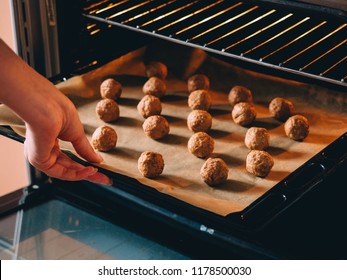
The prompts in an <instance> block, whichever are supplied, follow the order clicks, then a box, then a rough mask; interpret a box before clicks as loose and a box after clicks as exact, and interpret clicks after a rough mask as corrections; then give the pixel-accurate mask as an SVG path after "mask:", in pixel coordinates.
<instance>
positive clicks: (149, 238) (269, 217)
mask: <svg viewBox="0 0 347 280" xmlns="http://www.w3.org/2000/svg"><path fill="white" fill-rule="evenodd" d="M1 131H2V135H1V137H2V138H4V137H5V136H4V134H6V135H7V136H10V137H11V135H12V133H11V131H8V130H7V129H6V128H2V129H1ZM14 138H15V136H14V137H12V139H8V138H6V139H7V140H6V141H16V140H14ZM17 140H21V139H17ZM346 141H347V135H343V136H342V137H341V138H339V139H338V140H337V141H335V142H334V143H333V144H331V145H329V146H328V147H327V148H326V149H324V151H322V153H320V154H318V155H316V157H314V158H313V159H312V160H311V161H310V162H311V163H312V162H317V161H320V162H321V161H322V156H323V157H326V158H328V159H329V160H328V162H329V163H330V164H331V165H333V166H334V167H333V168H331V169H329V172H327V173H324V175H323V176H318V177H317V176H315V177H314V178H312V177H311V176H313V175H316V174H315V172H314V174H313V173H312V171H311V170H313V169H311V166H312V164H309V163H308V166H310V167H309V168H307V167H305V166H303V167H301V168H299V169H298V170H296V171H295V172H294V173H293V174H292V178H289V179H288V180H289V181H290V182H293V183H295V184H293V185H291V187H292V188H289V189H288V190H286V191H285V193H284V192H283V189H282V188H281V186H280V184H281V183H283V182H281V183H280V184H279V185H278V186H275V187H274V188H273V189H272V190H271V191H270V192H268V193H266V194H265V195H263V196H262V197H260V199H258V200H256V201H255V202H254V203H253V204H251V205H250V206H249V207H247V208H246V209H245V210H244V211H242V212H241V213H234V214H232V215H230V216H227V217H221V216H219V215H217V214H214V213H211V212H209V211H205V210H202V209H199V208H196V207H194V206H192V205H189V204H187V203H184V202H182V201H180V200H177V199H175V198H173V197H170V196H167V195H165V194H162V193H159V192H157V191H156V190H154V189H152V188H149V187H146V186H144V185H142V184H140V183H139V182H137V181H136V180H134V179H132V178H129V177H126V176H124V175H120V174H116V173H113V172H110V171H107V170H101V171H102V172H104V173H105V174H107V175H108V176H110V177H111V178H112V179H113V182H114V183H113V186H111V187H110V186H103V185H97V184H93V183H90V182H85V181H80V182H65V181H60V180H55V179H51V178H47V177H42V176H41V177H36V175H35V174H36V173H35V172H32V173H31V174H32V179H31V182H30V183H29V185H28V186H24V187H23V186H21V187H18V186H15V187H16V189H17V190H15V191H13V192H11V193H9V194H5V195H3V196H2V197H1V200H0V202H1V205H0V209H1V219H0V224H1V225H2V226H1V227H0V228H1V229H2V230H1V236H0V237H1V244H0V245H1V255H2V256H4V257H3V258H4V259H13V258H14V259H112V258H117V259H190V258H193V259H236V258H237V259H240V258H241V259H345V258H346V257H347V247H346V244H347V232H346V227H345V220H346V215H347V204H346V203H345V197H346V195H347V189H346V188H345V186H344V185H345V184H344V183H343V178H344V176H345V172H346V170H347V150H346V147H347V145H346ZM16 144H18V143H16ZM68 155H69V156H71V157H73V158H74V159H76V158H75V157H74V156H73V155H71V154H68ZM317 157H318V158H317ZM2 160H3V161H4V158H2ZM76 160H78V159H76ZM82 163H83V162H82ZM336 163H337V164H336ZM1 164H2V165H3V164H6V162H5V163H1ZM324 165H325V166H327V165H328V163H327V162H326V163H324ZM12 168H13V169H14V170H16V168H17V167H16V166H12ZM305 182H306V183H305ZM308 190H309V191H308ZM284 195H286V197H287V201H284V200H283V199H279V198H280V197H281V196H282V197H283V196H284Z"/></svg>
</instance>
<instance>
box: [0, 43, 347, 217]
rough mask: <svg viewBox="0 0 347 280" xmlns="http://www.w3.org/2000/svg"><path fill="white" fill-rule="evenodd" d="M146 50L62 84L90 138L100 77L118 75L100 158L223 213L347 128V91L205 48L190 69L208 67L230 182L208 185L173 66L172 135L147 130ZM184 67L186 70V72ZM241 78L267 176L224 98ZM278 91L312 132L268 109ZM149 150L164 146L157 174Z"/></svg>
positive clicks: (8, 119)
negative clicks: (265, 142) (302, 133)
mask: <svg viewBox="0 0 347 280" xmlns="http://www.w3.org/2000/svg"><path fill="white" fill-rule="evenodd" d="M145 54H146V49H141V50H138V51H135V52H133V53H130V54H128V55H126V56H124V57H122V58H119V59H117V60H115V61H113V62H111V63H109V64H107V65H105V66H104V67H101V68H99V69H97V70H95V71H92V72H90V73H87V74H85V75H82V76H76V77H74V78H72V79H70V80H67V81H66V82H63V83H61V84H59V85H57V87H58V88H59V89H60V90H61V91H63V92H64V93H66V94H67V95H68V96H69V97H70V98H71V100H72V101H73V102H74V104H75V105H76V107H77V109H78V111H79V114H80V118H81V121H82V123H83V124H84V127H85V132H86V135H87V137H88V139H89V140H90V139H91V135H92V133H93V132H94V130H95V129H96V128H97V127H98V126H101V125H104V124H105V123H104V122H103V121H101V120H100V119H98V118H97V117H96V114H95V106H96V104H97V102H98V101H99V100H100V95H99V90H98V87H99V85H100V83H101V82H102V80H103V79H105V78H106V77H114V78H116V79H117V80H118V81H120V82H121V84H122V85H123V92H122V95H121V98H120V99H119V100H118V103H119V106H120V118H119V119H118V120H117V121H115V122H114V123H109V124H107V125H109V126H111V127H113V128H114V129H115V130H116V132H117V134H118V142H117V146H116V148H115V149H113V150H112V151H110V152H107V153H105V152H103V153H101V154H102V156H103V158H104V162H103V163H102V164H100V166H101V167H103V168H106V169H108V170H111V171H114V172H117V173H121V174H124V175H127V176H130V177H133V178H136V179H137V180H138V181H140V182H141V183H143V184H145V185H147V186H149V187H153V188H155V189H157V190H158V191H160V192H162V193H165V194H169V195H171V196H173V197H175V198H178V199H180V200H183V201H185V202H187V203H190V204H192V205H194V206H197V207H200V208H203V209H205V210H209V211H212V212H214V213H217V214H220V215H227V214H229V213H232V212H236V211H240V210H242V209H244V208H245V207H246V206H248V205H249V204H250V203H252V202H253V201H254V200H256V199H257V198H259V197H260V196H261V195H263V194H264V193H265V192H266V191H268V190H269V189H270V188H271V187H273V186H274V185H275V184H276V183H278V182H279V181H281V180H282V179H284V178H285V177H286V176H287V175H289V174H290V173H291V172H293V171H294V170H295V169H296V168H298V167H299V166H300V165H302V164H303V163H305V162H306V161H307V160H308V159H310V158H311V157H312V156H313V155H315V154H316V153H317V152H319V151H320V150H322V149H323V148H324V147H325V146H327V145H328V144H329V143H331V142H332V141H333V140H335V139H336V138H337V137H339V136H340V135H342V134H343V133H344V132H346V130H347V127H346V123H347V113H346V112H345V111H344V109H345V106H344V105H345V97H344V96H343V95H341V93H340V92H332V91H330V90H327V89H324V88H320V87H315V86H311V85H307V84H302V83H297V82H292V81H286V80H283V79H278V78H273V77H271V76H266V75H261V74H256V73H254V72H251V71H246V70H242V69H240V68H238V67H235V66H232V65H230V64H227V63H225V62H222V61H220V60H217V59H215V58H212V57H209V56H206V59H205V60H204V62H202V63H200V64H199V65H198V66H197V68H196V69H194V68H193V69H192V68H191V66H189V67H190V70H189V71H190V72H202V73H206V74H207V75H208V76H209V77H210V79H211V94H212V96H213V104H212V108H211V110H210V113H211V115H212V116H213V124H212V128H211V130H210V131H209V134H210V135H211V136H212V137H213V138H214V140H215V150H214V153H213V155H212V156H213V157H220V158H222V159H223V160H225V162H226V163H227V164H228V167H229V177H228V180H227V182H226V183H224V184H222V185H220V186H218V187H210V186H208V185H206V184H205V183H204V182H203V181H202V179H201V178H200V168H201V166H202V165H203V163H204V159H200V158H197V157H195V156H193V155H192V154H190V153H189V152H188V150H187V142H188V139H189V137H190V136H191V135H192V132H191V131H189V130H188V128H187V123H186V119H187V116H188V114H189V113H190V112H191V109H190V108H189V107H188V105H187V100H188V93H187V89H186V82H185V79H184V77H183V76H181V78H177V77H179V76H180V74H179V73H177V72H176V73H172V72H170V75H169V77H168V79H167V80H166V83H167V88H168V91H167V93H166V95H165V96H164V97H163V98H162V99H161V101H162V107H163V110H162V115H163V116H164V117H166V118H167V120H168V121H169V124H170V133H169V135H168V136H166V137H164V138H163V139H160V140H153V139H151V138H149V137H147V136H146V135H145V134H144V133H143V130H142V123H143V121H144V119H143V118H142V117H141V116H140V115H139V113H138V112H137V109H136V106H137V104H138V102H139V101H140V99H141V98H142V97H143V93H142V86H143V84H144V83H145V81H146V79H147V78H145V76H144V73H145V72H144V71H145V67H144V62H143V61H144V57H145ZM147 59H148V58H147ZM165 62H166V63H167V65H168V66H169V71H170V63H174V62H172V61H171V62H170V61H165ZM181 63H182V62H181ZM189 67H188V66H187V68H189ZM187 68H186V69H184V71H182V73H187ZM184 75H186V74H184ZM236 84H240V85H243V86H246V87H249V88H250V89H251V90H252V91H253V96H254V101H255V107H256V111H257V118H256V120H255V122H254V123H253V124H252V126H258V127H265V128H267V129H268V130H269V133H270V147H269V148H268V149H267V151H268V152H269V153H270V154H271V155H272V156H273V158H274V162H275V163H274V166H273V168H272V170H271V172H270V173H269V175H268V176H267V177H266V178H259V177H256V176H254V175H252V174H249V173H248V172H247V171H246V169H245V159H246V156H247V154H248V152H249V150H248V149H247V148H246V147H245V145H244V136H245V133H246V131H247V129H248V128H247V127H242V126H239V125H237V124H235V123H234V122H233V120H232V117H231V109H232V108H231V106H230V105H229V103H228V100H227V94H228V90H229V89H230V88H231V87H232V86H234V85H236ZM86 97H88V98H86ZM274 97H285V98H288V99H290V100H291V101H292V102H293V103H294V106H295V113H297V114H302V115H304V116H306V117H307V118H308V120H309V122H310V133H309V136H308V137H307V138H306V139H305V140H304V141H302V142H298V141H294V140H291V139H289V138H288V137H286V136H285V133H284V129H283V123H281V122H278V121H276V120H274V119H272V118H271V117H270V116H269V112H268V104H269V102H270V101H271V99H272V98H274ZM341 102H342V105H341ZM0 121H1V123H2V124H6V125H12V126H13V127H14V129H15V130H16V131H19V132H20V133H21V131H22V130H19V128H23V122H22V121H21V120H19V119H18V117H16V115H15V114H13V113H12V112H11V111H10V110H9V109H8V108H6V107H5V106H4V105H2V106H0ZM60 144H61V147H62V148H64V149H67V150H71V151H72V152H73V149H72V147H71V145H70V144H69V143H65V142H60ZM145 150H152V151H155V152H159V153H161V154H162V155H163V157H164V161H165V168H164V171H163V173H162V175H161V176H159V177H158V178H156V179H147V178H143V177H142V176H141V175H140V173H139V171H138V169H137V160H138V158H139V156H140V154H141V153H142V152H143V151H145Z"/></svg>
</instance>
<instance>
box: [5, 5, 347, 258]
mask: <svg viewBox="0 0 347 280" xmlns="http://www.w3.org/2000/svg"><path fill="white" fill-rule="evenodd" d="M15 2H16V3H17V4H16V5H15V9H16V11H17V13H16V14H17V21H18V22H19V23H20V24H19V26H20V27H19V29H20V30H22V31H21V32H18V36H24V40H23V38H22V39H20V40H19V41H20V42H24V43H23V44H24V45H22V46H21V47H20V49H19V52H20V54H21V55H22V56H23V57H25V58H27V61H28V62H29V64H31V65H33V66H35V68H36V69H38V71H40V72H41V73H43V74H44V75H46V76H47V77H49V78H51V79H52V81H54V82H59V81H62V80H64V79H66V78H69V77H71V76H73V75H76V74H81V73H85V72H87V71H90V70H91V69H95V68H97V67H100V66H101V65H103V64H105V63H106V62H108V61H110V60H112V59H114V58H116V57H119V56H121V55H123V54H125V53H128V52H129V51H131V50H134V49H137V48H139V47H141V46H143V45H146V44H148V43H151V42H153V41H156V40H168V41H171V42H173V43H178V44H181V45H185V46H188V47H197V48H201V49H203V50H205V51H207V52H209V53H211V54H212V55H215V56H217V57H218V58H222V59H223V60H225V61H228V62H231V63H234V64H236V65H241V66H242V67H246V68H249V69H252V70H256V71H260V72H264V73H269V74H271V75H275V76H280V77H285V78H289V79H295V80H299V81H306V82H310V83H317V84H320V85H324V86H327V87H331V88H334V89H335V88H336V89H338V90H341V91H345V89H346V85H347V84H346V80H345V79H346V77H347V76H346V75H347V73H346V69H347V60H346V56H345V54H346V50H347V49H346V48H347V44H346V40H347V39H346V30H347V23H346V12H345V11H344V10H340V9H337V8H336V6H334V7H326V6H322V5H309V4H307V3H303V2H302V1H301V2H300V1H223V0H220V1H214V2H213V3H211V2H209V1H189V2H187V1H178V0H177V1H175V0H172V1H142V2H140V1H131V0H128V1H108V0H105V1H96V0H95V1H93V0H91V1H74V2H73V3H71V2H70V3H68V1H46V2H47V3H49V4H50V5H53V6H55V7H56V8H55V9H54V8H52V7H53V6H50V5H46V3H45V1H38V2H35V3H33V1H15ZM36 5H38V6H36ZM67 7H68V8H67ZM342 7H343V6H342ZM42 9H43V10H45V11H46V12H47V14H48V15H49V16H48V17H46V18H45V19H44V17H41V16H40V17H37V18H40V23H36V24H39V25H45V26H48V28H41V29H42V30H44V31H43V34H36V33H35V30H37V29H36V28H37V26H36V24H34V23H33V21H32V20H33V19H32V18H31V19H30V16H29V15H31V17H33V15H34V12H33V11H39V10H42ZM30 11H32V12H30ZM47 19H48V20H47ZM27 22H29V24H27ZM24 23H25V24H24ZM21 25H23V26H21ZM45 32H47V34H50V35H47V34H46V35H44V34H45ZM47 38H50V40H48V41H47ZM37 40H42V41H44V43H43V44H42V46H43V47H42V48H35V46H36V45H35V44H36V43H35V42H36V41H37ZM55 41H56V43H57V44H55V43H54V42H55ZM62 54H63V55H62ZM47 61H50V63H48V64H47ZM53 65H54V67H53ZM2 131H5V132H2V133H3V134H5V135H6V136H10V137H12V138H13V139H15V140H18V141H23V139H22V138H20V137H18V136H16V135H14V134H13V133H12V132H11V131H8V130H7V129H2ZM346 141H347V135H346V134H344V135H342V136H341V137H340V138H338V139H336V140H335V141H334V142H333V143H332V144H331V145H329V146H328V147H326V148H325V149H324V150H323V151H321V152H320V153H318V154H317V155H315V156H314V157H313V158H312V159H310V160H309V161H308V162H306V163H305V164H304V165H303V166H301V167H300V168H299V169H298V170H296V171H295V172H293V173H292V174H290V175H289V176H288V177H287V178H286V179H285V180H283V181H282V182H280V183H278V184H277V185H276V186H275V187H273V188H272V189H271V190H270V191H269V192H268V193H266V194H265V195H263V196H262V197H261V198H260V199H258V200H256V201H255V202H254V203H252V204H251V205H249V206H248V207H247V208H246V209H244V210H243V211H241V212H239V213H233V214H231V215H228V216H226V217H221V216H219V215H216V214H213V213H210V212H208V211H204V210H202V209H197V208H195V207H192V206H191V205H189V204H187V203H184V202H182V201H179V200H177V199H174V198H172V197H170V196H167V195H163V194H158V192H156V191H155V190H153V189H151V188H147V187H146V186H143V185H141V184H139V183H138V182H137V181H136V180H133V179H132V178H129V177H126V176H123V175H120V174H115V173H112V172H109V171H108V170H103V172H105V173H106V174H108V175H109V176H110V177H112V178H113V180H114V182H117V183H116V184H114V186H113V187H111V188H109V187H105V186H95V185H94V184H89V183H87V182H81V183H76V184H73V189H72V186H71V184H70V183H67V182H60V181H59V180H51V179H50V178H46V177H44V176H43V177H41V176H42V175H40V176H38V174H36V173H35V172H33V174H32V181H33V182H32V184H31V186H29V187H28V188H27V189H26V191H25V195H24V197H25V199H23V192H17V195H16V196H15V197H12V200H11V203H10V205H6V203H4V201H5V199H3V200H2V206H3V207H2V217H4V215H7V214H8V213H11V212H13V211H15V210H16V209H18V208H24V209H25V208H27V209H30V208H32V207H34V206H35V205H39V204H41V203H43V202H45V201H47V200H50V199H52V198H54V199H59V200H62V201H65V202H66V201H67V202H68V203H69V204H71V205H74V206H77V207H79V208H81V209H84V210H85V211H88V212H90V213H93V214H97V215H99V216H101V217H103V218H105V219H107V220H110V221H114V222H116V223H122V224H124V225H125V226H126V227H129V228H132V229H134V230H136V231H139V232H142V233H143V234H146V235H148V236H151V238H154V239H159V240H162V242H163V243H164V244H171V245H170V246H174V247H175V246H176V247H177V246H178V247H180V248H182V247H184V248H185V249H184V251H185V253H187V254H188V255H189V254H190V255H191V256H193V257H194V258H238V257H241V258H311V259H320V258H325V259H329V258H332V259H344V258H346V256H347V240H346V236H347V232H346V229H345V225H344V220H345V217H346V213H347V211H346V210H347V209H346V203H345V201H344V200H345V199H344V198H345V197H346V188H344V186H343V183H342V182H343V181H342V180H344V178H345V174H344V173H345V170H346V167H347V149H346V147H347V145H346ZM70 156H71V157H74V156H73V155H70ZM76 160H78V159H77V158H76ZM82 163H83V162H82ZM37 185H39V186H42V187H40V188H39V189H36V188H35V187H33V186H37ZM331 188H334V191H333V192H332V191H331ZM327 202H328V204H329V207H323V208H321V207H320V204H325V203H327ZM14 206H15V207H14ZM319 209H321V210H319ZM119 212H121V213H126V214H124V216H122V217H120V216H119V215H116V213H119ZM142 216H145V217H146V219H142V218H141V217H142ZM139 220H144V221H143V223H142V222H141V223H140V222H139V223H140V224H137V226H135V225H134V223H133V222H131V221H136V223H138V222H137V221H139ZM158 224H159V225H160V227H161V231H162V232H164V233H163V235H164V236H163V235H162V234H159V233H155V232H154V233H153V230H149V228H151V227H157V226H158ZM318 232H319V234H317V233H318ZM177 234H179V235H180V239H179V241H177V242H176V243H178V244H174V243H175V241H174V240H175V238H174V236H175V235H177ZM322 238H324V241H322ZM202 244H204V247H203V248H202V247H201V246H202Z"/></svg>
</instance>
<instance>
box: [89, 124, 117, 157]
mask: <svg viewBox="0 0 347 280" xmlns="http://www.w3.org/2000/svg"><path fill="white" fill-rule="evenodd" d="M117 139H118V137H117V133H116V131H115V130H114V129H113V128H112V127H109V126H107V125H103V126H99V127H98V128H97V129H96V130H95V131H94V133H93V135H92V145H93V147H94V149H96V150H98V151H102V152H107V151H110V150H111V149H113V148H114V147H115V146H116V144H117Z"/></svg>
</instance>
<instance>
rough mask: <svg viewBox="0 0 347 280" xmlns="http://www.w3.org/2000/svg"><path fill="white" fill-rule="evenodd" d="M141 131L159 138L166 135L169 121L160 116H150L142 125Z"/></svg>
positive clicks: (151, 136) (168, 130)
mask: <svg viewBox="0 0 347 280" xmlns="http://www.w3.org/2000/svg"><path fill="white" fill-rule="evenodd" d="M142 128H143V131H144V132H145V134H146V135H147V136H148V137H150V138H152V139H160V138H163V137H164V136H166V135H168V134H169V132H170V126H169V122H168V121H167V120H166V119H165V118H164V117H162V116H158V115H156V116H150V117H148V118H147V119H146V120H145V121H144V123H143V125H142Z"/></svg>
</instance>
